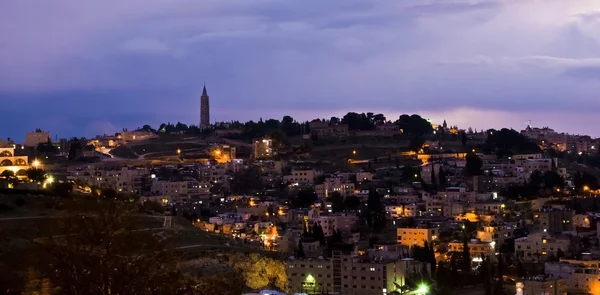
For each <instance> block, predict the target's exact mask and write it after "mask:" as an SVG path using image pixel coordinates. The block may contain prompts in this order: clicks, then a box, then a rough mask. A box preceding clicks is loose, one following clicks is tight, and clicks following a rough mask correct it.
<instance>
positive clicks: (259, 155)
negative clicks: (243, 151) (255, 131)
mask: <svg viewBox="0 0 600 295" xmlns="http://www.w3.org/2000/svg"><path fill="white" fill-rule="evenodd" d="M252 152H253V155H254V158H255V159H268V158H271V157H272V156H273V140H271V139H266V138H265V139H259V140H255V141H254V142H253V143H252Z"/></svg>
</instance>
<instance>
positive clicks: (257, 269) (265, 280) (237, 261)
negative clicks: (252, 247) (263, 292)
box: [229, 253, 287, 290]
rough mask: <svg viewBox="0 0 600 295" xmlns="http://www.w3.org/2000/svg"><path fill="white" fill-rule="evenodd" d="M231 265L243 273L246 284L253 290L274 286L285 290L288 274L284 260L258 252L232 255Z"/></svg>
mask: <svg viewBox="0 0 600 295" xmlns="http://www.w3.org/2000/svg"><path fill="white" fill-rule="evenodd" d="M229 265H230V266H231V267H232V268H233V269H234V270H235V271H236V272H238V273H240V274H241V276H242V278H243V282H244V284H245V285H246V286H247V287H248V288H250V289H253V290H260V289H263V288H266V287H269V286H273V287H275V288H277V289H279V290H285V286H286V283H287V275H286V268H285V264H284V263H283V262H282V261H279V260H275V259H271V258H268V257H265V256H262V255H259V254H256V253H252V254H250V255H246V254H235V255H232V256H230V258H229Z"/></svg>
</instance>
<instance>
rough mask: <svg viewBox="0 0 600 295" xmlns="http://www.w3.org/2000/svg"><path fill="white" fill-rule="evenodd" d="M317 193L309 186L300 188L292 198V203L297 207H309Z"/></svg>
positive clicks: (315, 198)
mask: <svg viewBox="0 0 600 295" xmlns="http://www.w3.org/2000/svg"><path fill="white" fill-rule="evenodd" d="M317 198H318V197H317V193H315V191H314V190H313V189H310V188H302V189H300V190H298V191H297V193H296V196H295V197H293V198H292V204H294V205H295V206H296V207H297V208H310V207H311V206H312V205H313V204H314V203H315V201H316V200H317Z"/></svg>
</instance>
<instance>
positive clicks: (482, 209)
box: [473, 201, 504, 214]
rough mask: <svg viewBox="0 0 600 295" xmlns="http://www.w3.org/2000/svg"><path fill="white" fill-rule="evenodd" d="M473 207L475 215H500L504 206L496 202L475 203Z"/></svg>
mask: <svg viewBox="0 0 600 295" xmlns="http://www.w3.org/2000/svg"><path fill="white" fill-rule="evenodd" d="M473 207H474V208H475V212H477V213H491V214H500V213H502V211H503V210H504V205H503V204H502V203H500V202H497V201H488V202H477V203H475V204H474V205H473Z"/></svg>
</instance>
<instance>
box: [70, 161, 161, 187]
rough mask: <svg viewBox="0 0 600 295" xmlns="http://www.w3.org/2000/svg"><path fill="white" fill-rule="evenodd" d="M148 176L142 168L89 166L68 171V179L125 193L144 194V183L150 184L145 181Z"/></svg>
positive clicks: (146, 171) (147, 172)
mask: <svg viewBox="0 0 600 295" xmlns="http://www.w3.org/2000/svg"><path fill="white" fill-rule="evenodd" d="M148 175H149V171H148V170H146V169H141V168H133V167H120V168H119V169H114V168H106V169H105V168H99V167H94V166H89V167H85V168H80V167H78V168H76V169H74V170H70V171H68V175H67V179H68V180H76V181H79V182H82V183H85V184H87V185H90V186H98V187H101V188H112V189H114V190H116V191H118V192H123V193H133V194H143V191H144V183H146V184H148V181H147V180H146V181H145V180H144V178H145V177H147V176H148ZM148 185H149V184H148Z"/></svg>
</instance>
